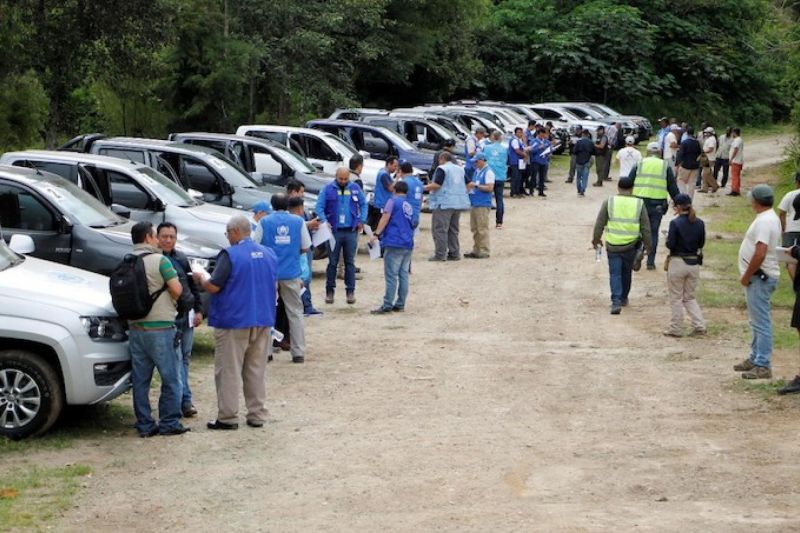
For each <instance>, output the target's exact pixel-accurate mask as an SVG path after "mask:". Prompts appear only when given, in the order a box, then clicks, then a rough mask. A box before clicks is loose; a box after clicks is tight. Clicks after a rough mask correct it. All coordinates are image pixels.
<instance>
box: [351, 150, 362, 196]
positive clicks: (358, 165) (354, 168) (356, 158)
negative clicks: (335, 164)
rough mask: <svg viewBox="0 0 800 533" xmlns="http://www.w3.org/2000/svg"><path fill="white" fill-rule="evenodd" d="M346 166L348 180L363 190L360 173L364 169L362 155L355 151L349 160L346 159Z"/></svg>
mask: <svg viewBox="0 0 800 533" xmlns="http://www.w3.org/2000/svg"><path fill="white" fill-rule="evenodd" d="M348 167H349V168H350V181H352V182H353V183H355V184H356V185H358V186H359V187H361V190H362V191H363V190H364V181H363V180H362V179H361V173H362V172H363V171H364V156H363V155H361V154H359V153H355V154H353V155H352V156H351V157H350V161H348Z"/></svg>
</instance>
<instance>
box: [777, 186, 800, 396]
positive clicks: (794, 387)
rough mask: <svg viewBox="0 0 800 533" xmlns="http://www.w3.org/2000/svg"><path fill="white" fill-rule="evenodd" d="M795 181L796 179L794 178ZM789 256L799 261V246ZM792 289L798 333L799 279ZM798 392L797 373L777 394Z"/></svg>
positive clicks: (799, 278) (793, 314)
mask: <svg viewBox="0 0 800 533" xmlns="http://www.w3.org/2000/svg"><path fill="white" fill-rule="evenodd" d="M795 179H797V178H796V177H795ZM795 198H797V197H795ZM798 207H800V206H798ZM789 255H791V256H792V257H793V258H794V259H796V260H800V246H798V245H796V244H795V245H792V246H791V249H790V250H789ZM792 288H793V289H794V309H793V310H792V322H791V325H792V327H793V328H795V329H796V330H797V332H798V333H800V277H798V276H794V277H793V279H792ZM798 392H800V373H798V374H797V375H796V376H795V377H794V379H792V381H790V382H789V383H787V384H786V385H785V386H784V387H781V388H780V389H778V394H780V395H784V394H797V393H798Z"/></svg>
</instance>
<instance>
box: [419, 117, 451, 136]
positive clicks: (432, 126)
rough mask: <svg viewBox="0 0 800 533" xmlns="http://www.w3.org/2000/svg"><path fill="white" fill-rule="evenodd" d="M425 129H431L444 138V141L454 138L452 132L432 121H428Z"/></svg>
mask: <svg viewBox="0 0 800 533" xmlns="http://www.w3.org/2000/svg"><path fill="white" fill-rule="evenodd" d="M425 127H426V128H430V129H432V130H433V131H435V132H436V133H438V134H439V136H440V137H444V138H445V139H453V138H454V134H453V132H451V131H449V130H448V129H447V128H445V127H444V126H440V125H439V124H437V123H436V122H434V121H432V120H429V121H428V122H427V123H426V124H425Z"/></svg>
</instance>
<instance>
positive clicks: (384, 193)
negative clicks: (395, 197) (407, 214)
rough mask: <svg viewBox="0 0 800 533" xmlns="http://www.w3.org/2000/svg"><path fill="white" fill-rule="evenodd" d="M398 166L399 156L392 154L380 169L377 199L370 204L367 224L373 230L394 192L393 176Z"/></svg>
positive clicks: (376, 190) (376, 191) (376, 186)
mask: <svg viewBox="0 0 800 533" xmlns="http://www.w3.org/2000/svg"><path fill="white" fill-rule="evenodd" d="M397 167H398V163H397V156H394V155H390V156H389V157H387V158H386V165H385V166H384V167H383V168H382V169H380V170H379V171H378V176H377V177H376V178H375V199H374V200H373V201H372V205H370V206H369V217H368V219H367V224H368V225H369V227H370V228H372V230H373V231H375V228H377V227H378V221H379V220H380V219H381V213H382V211H383V208H384V206H386V202H388V201H389V198H391V197H392V193H393V192H394V177H393V176H394V173H395V172H397Z"/></svg>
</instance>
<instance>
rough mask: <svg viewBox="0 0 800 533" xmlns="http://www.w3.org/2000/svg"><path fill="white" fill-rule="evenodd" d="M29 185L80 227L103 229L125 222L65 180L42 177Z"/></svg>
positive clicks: (98, 201)
mask: <svg viewBox="0 0 800 533" xmlns="http://www.w3.org/2000/svg"><path fill="white" fill-rule="evenodd" d="M31 185H32V186H33V187H34V188H35V189H36V190H37V191H38V192H39V193H41V195H42V196H44V197H45V198H47V199H48V200H50V202H52V203H53V205H56V206H58V208H59V209H60V210H61V211H62V212H64V213H65V214H66V215H67V216H68V217H69V219H70V220H71V221H73V222H75V223H77V224H79V225H81V226H91V227H95V228H104V227H106V226H116V225H119V224H122V223H123V222H125V220H124V219H122V218H121V217H119V216H117V215H116V214H114V213H113V212H112V211H111V210H110V209H109V208H108V207H106V206H105V205H103V203H102V202H100V200H98V199H96V198H95V197H94V196H92V195H90V194H89V193H87V192H85V191H83V190H82V189H80V188H79V187H78V186H77V185H73V184H72V183H70V182H68V181H67V180H63V179H61V178H54V179H52V178H49V177H47V176H43V177H42V178H41V179H37V180H36V181H34V182H33V183H31Z"/></svg>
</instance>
